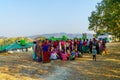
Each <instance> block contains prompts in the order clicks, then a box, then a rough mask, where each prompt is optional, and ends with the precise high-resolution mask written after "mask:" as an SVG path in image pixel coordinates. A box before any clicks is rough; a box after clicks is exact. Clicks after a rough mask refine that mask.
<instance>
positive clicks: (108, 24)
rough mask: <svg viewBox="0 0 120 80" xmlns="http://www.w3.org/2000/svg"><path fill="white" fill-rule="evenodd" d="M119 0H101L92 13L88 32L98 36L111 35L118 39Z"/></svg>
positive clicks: (119, 24)
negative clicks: (91, 31) (93, 32)
mask: <svg viewBox="0 0 120 80" xmlns="http://www.w3.org/2000/svg"><path fill="white" fill-rule="evenodd" d="M119 18H120V0H102V1H101V2H100V3H98V4H97V6H96V10H95V11H92V13H91V16H90V17H89V18H88V20H89V23H90V24H89V28H88V29H89V30H93V31H95V32H96V33H97V34H98V35H99V34H104V33H111V34H113V35H115V36H116V37H120V19H119Z"/></svg>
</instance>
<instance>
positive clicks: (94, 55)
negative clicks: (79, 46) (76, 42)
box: [92, 46, 97, 61]
mask: <svg viewBox="0 0 120 80" xmlns="http://www.w3.org/2000/svg"><path fill="white" fill-rule="evenodd" d="M96 54H97V51H96V47H95V46H93V49H92V56H93V60H95V61H96Z"/></svg>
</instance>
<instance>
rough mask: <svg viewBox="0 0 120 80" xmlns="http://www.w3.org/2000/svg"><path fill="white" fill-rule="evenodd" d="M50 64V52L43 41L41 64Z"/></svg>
mask: <svg viewBox="0 0 120 80" xmlns="http://www.w3.org/2000/svg"><path fill="white" fill-rule="evenodd" d="M48 62H50V51H49V42H48V40H46V41H45V43H44V44H43V63H48Z"/></svg>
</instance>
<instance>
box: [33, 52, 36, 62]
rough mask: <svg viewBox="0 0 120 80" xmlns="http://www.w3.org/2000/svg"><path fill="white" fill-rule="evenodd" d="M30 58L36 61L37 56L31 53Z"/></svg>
mask: <svg viewBox="0 0 120 80" xmlns="http://www.w3.org/2000/svg"><path fill="white" fill-rule="evenodd" d="M32 58H33V60H35V61H36V60H37V54H36V53H35V52H34V51H33V53H32Z"/></svg>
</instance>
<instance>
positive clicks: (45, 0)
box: [0, 0, 101, 37]
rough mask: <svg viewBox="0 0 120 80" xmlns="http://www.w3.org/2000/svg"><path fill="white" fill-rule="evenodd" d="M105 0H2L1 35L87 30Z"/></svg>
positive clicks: (0, 5) (0, 2)
mask: <svg viewBox="0 0 120 80" xmlns="http://www.w3.org/2000/svg"><path fill="white" fill-rule="evenodd" d="M100 1H101V0H0V36H7V37H15V36H28V35H35V34H43V33H54V32H55V33H59V32H66V33H83V32H89V31H88V25H89V22H88V16H90V14H91V11H93V10H95V5H96V4H97V3H98V2H100Z"/></svg>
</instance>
